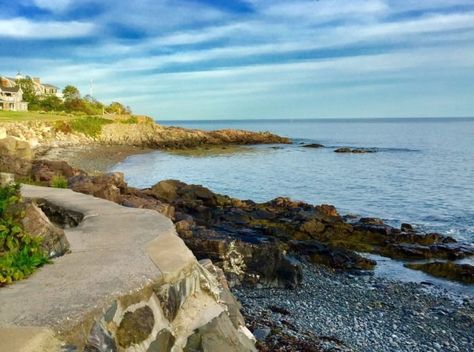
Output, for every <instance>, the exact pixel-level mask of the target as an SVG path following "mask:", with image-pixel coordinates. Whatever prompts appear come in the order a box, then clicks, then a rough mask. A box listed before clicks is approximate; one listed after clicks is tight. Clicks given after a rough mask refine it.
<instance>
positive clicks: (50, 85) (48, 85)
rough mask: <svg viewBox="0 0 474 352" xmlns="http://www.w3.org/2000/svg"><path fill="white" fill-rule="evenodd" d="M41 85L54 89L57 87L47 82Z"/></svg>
mask: <svg viewBox="0 0 474 352" xmlns="http://www.w3.org/2000/svg"><path fill="white" fill-rule="evenodd" d="M43 86H44V87H46V88H55V89H58V87H56V86H53V85H52V84H48V83H45V84H43Z"/></svg>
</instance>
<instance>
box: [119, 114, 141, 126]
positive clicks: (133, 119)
mask: <svg viewBox="0 0 474 352" xmlns="http://www.w3.org/2000/svg"><path fill="white" fill-rule="evenodd" d="M119 122H120V123H125V124H130V125H132V124H136V123H138V118H137V117H136V116H131V117H129V118H128V119H125V120H119Z"/></svg>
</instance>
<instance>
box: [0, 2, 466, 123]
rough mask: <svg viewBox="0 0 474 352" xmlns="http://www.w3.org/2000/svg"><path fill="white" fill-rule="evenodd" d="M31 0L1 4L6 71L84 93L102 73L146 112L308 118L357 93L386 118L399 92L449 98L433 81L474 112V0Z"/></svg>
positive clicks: (101, 92)
mask: <svg viewBox="0 0 474 352" xmlns="http://www.w3.org/2000/svg"><path fill="white" fill-rule="evenodd" d="M21 2H22V3H23V4H25V3H28V4H29V5H34V6H36V7H37V8H38V9H41V11H40V10H38V13H37V14H36V15H31V13H23V12H22V8H21V7H18V8H14V7H15V5H14V4H12V5H10V6H11V8H9V9H8V10H9V11H7V12H6V13H9V14H14V16H8V17H7V18H3V19H2V15H1V14H0V37H2V38H3V39H4V40H3V41H0V57H1V58H3V59H4V60H1V61H0V71H5V70H10V71H11V70H12V69H15V70H16V69H17V68H21V69H22V70H23V71H24V72H26V71H29V72H31V74H35V75H42V76H44V77H46V78H47V79H49V80H51V81H52V82H53V83H57V84H63V85H64V84H66V83H73V84H76V85H78V86H79V87H80V88H82V89H83V90H84V89H87V85H88V82H89V80H90V79H94V81H95V82H96V83H95V84H96V89H95V92H96V94H97V95H98V98H100V99H104V100H112V99H117V98H123V100H124V101H125V103H129V104H132V105H134V104H137V105H136V106H134V107H135V109H136V110H137V111H140V112H143V113H158V114H159V113H165V114H168V115H169V116H168V117H169V118H173V117H179V118H183V116H186V117H189V118H191V117H201V118H212V117H225V116H223V115H226V116H227V115H229V116H230V115H232V117H246V116H249V109H253V111H254V113H253V114H252V115H255V116H257V115H258V114H270V113H271V114H272V115H275V116H282V114H283V112H281V113H279V111H278V110H277V109H279V108H280V109H283V110H284V111H285V113H286V112H287V109H288V108H286V107H288V106H293V107H295V113H297V114H300V115H301V116H303V115H304V116H310V115H313V114H318V113H322V112H327V113H329V112H330V115H331V114H332V115H334V116H337V115H338V109H339V115H342V114H344V115H345V116H347V113H348V110H347V109H344V108H343V106H344V95H347V96H352V97H354V101H357V99H356V97H358V98H359V100H360V104H358V103H357V104H354V105H352V107H353V108H354V110H353V111H352V115H353V116H357V115H364V114H366V113H367V111H370V107H371V106H373V114H374V115H375V114H379V115H383V111H381V109H382V108H383V105H381V103H377V104H376V103H375V102H374V101H378V102H382V101H386V99H387V96H396V97H397V99H399V101H400V102H402V101H405V102H406V104H402V103H400V104H395V105H394V106H393V107H390V109H389V108H388V107H387V111H389V110H390V113H391V114H392V113H393V114H395V113H396V112H397V109H399V110H398V115H409V109H410V106H412V107H413V114H420V115H423V114H421V109H423V106H422V105H421V103H420V104H416V103H414V95H416V96H418V97H419V101H420V102H421V101H424V102H426V101H429V99H434V100H436V99H437V100H440V99H441V95H440V91H441V90H440V89H438V90H435V89H434V88H433V87H437V86H445V87H449V90H448V91H446V92H445V93H444V94H445V95H444V96H443V97H442V99H443V101H444V102H446V104H444V105H443V109H444V110H443V111H438V112H437V113H438V114H449V111H450V110H449V109H450V108H449V106H450V104H449V99H448V98H447V97H451V101H452V103H451V107H452V109H453V111H457V112H459V111H464V112H466V111H471V113H472V114H473V115H474V106H472V104H471V106H469V105H468V104H467V103H466V99H464V98H463V97H465V95H466V92H467V91H469V90H474V83H473V82H474V64H473V62H474V4H473V3H472V0H452V1H449V2H447V1H441V0H427V1H423V2H420V1H415V0H406V1H398V0H351V1H347V0H320V1H313V0H294V1H286V0H274V1H266V0H246V1H245V0H242V1H241V2H242V3H244V2H245V3H247V4H248V6H236V3H233V2H232V3H230V2H229V3H226V4H225V6H223V5H222V2H218V3H219V4H218V6H217V5H214V2H213V1H209V0H206V1H200V0H173V1H171V0H137V1H134V2H130V1H124V0H101V1H99V0H76V1H69V0H51V1H47V0H21ZM216 3H217V2H216ZM96 9H97V10H96ZM29 11H30V12H31V10H29ZM58 39H61V40H58ZM67 39H74V40H67ZM51 40H54V44H53V45H52V44H51ZM2 45H3V46H2ZM20 47H21V50H20V49H16V51H15V48H20ZM3 48H5V49H7V48H8V50H3ZM25 52H27V53H28V55H27V56H26V55H25V57H23V54H22V53H25ZM65 53H66V54H65ZM13 59H14V60H13ZM13 62H14V63H13ZM12 65H15V67H14V68H13V67H12ZM131 86H132V87H133V89H130V87H131ZM369 96H370V99H369ZM272 97H273V98H272ZM328 97H330V98H328ZM272 99H273V100H275V99H276V100H278V102H279V103H278V104H276V103H272ZM225 101H227V102H228V105H226V104H225ZM156 102H158V103H156ZM173 102H174V103H175V104H173ZM296 106H297V107H298V108H296ZM191 107H193V108H191ZM200 107H202V109H201V108H200ZM425 108H427V107H426V105H425ZM402 109H405V110H403V111H402ZM427 109H428V108H427ZM283 110H282V111H283ZM193 114H194V115H193ZM425 115H429V114H428V113H427V114H425ZM296 117H297V116H296Z"/></svg>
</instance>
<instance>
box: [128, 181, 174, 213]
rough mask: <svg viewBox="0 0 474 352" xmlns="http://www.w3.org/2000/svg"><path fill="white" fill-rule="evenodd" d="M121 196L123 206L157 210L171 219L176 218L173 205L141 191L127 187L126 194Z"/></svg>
mask: <svg viewBox="0 0 474 352" xmlns="http://www.w3.org/2000/svg"><path fill="white" fill-rule="evenodd" d="M121 194H122V205H123V206H126V207H130V208H141V209H151V210H156V211H157V212H159V213H161V214H163V215H165V216H167V217H169V218H174V216H175V209H174V207H173V206H172V205H170V204H168V203H164V202H162V201H160V200H158V199H156V198H155V197H151V196H149V195H147V194H145V193H144V192H142V191H140V190H137V189H132V188H128V187H127V191H126V193H121Z"/></svg>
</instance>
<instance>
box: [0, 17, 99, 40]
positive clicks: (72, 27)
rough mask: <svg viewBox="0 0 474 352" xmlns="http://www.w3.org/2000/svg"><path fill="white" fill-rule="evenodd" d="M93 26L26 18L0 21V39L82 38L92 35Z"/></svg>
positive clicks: (85, 23)
mask: <svg viewBox="0 0 474 352" xmlns="http://www.w3.org/2000/svg"><path fill="white" fill-rule="evenodd" d="M94 28H95V26H94V25H93V24H92V23H87V22H78V21H70V22H59V21H43V22H35V21H32V20H29V19H26V18H13V19H0V37H10V38H19V39H22V38H23V39H62V38H74V37H83V36H87V35H90V34H92V33H93V31H94Z"/></svg>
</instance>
